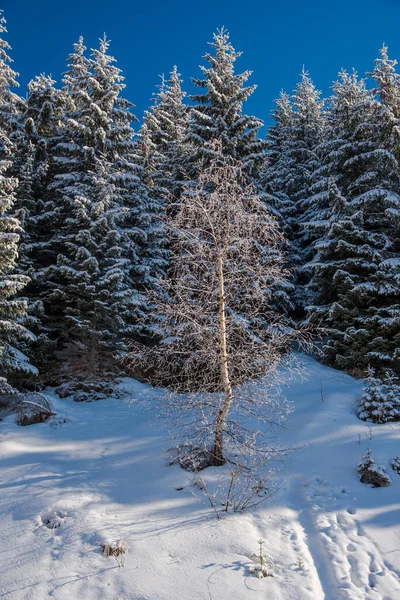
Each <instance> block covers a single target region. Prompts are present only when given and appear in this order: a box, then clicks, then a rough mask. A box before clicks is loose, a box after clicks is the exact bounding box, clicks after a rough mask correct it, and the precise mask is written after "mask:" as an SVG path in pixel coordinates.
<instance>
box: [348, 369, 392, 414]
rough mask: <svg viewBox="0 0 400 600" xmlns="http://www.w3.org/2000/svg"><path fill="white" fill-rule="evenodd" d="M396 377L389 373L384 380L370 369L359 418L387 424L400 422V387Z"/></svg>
mask: <svg viewBox="0 0 400 600" xmlns="http://www.w3.org/2000/svg"><path fill="white" fill-rule="evenodd" d="M396 379H397V378H396V377H395V376H394V375H393V374H392V373H391V372H389V371H388V372H387V373H386V374H385V378H384V379H383V380H382V379H380V378H379V377H377V376H376V374H375V371H374V369H372V368H369V369H368V376H367V378H366V379H365V384H364V389H363V394H362V399H361V404H360V410H359V413H358V416H359V418H360V419H362V420H363V421H370V422H372V423H387V422H388V421H400V385H397V384H396V383H395V381H396Z"/></svg>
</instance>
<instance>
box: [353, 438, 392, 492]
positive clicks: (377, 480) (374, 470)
mask: <svg viewBox="0 0 400 600" xmlns="http://www.w3.org/2000/svg"><path fill="white" fill-rule="evenodd" d="M358 472H359V474H360V481H361V483H367V484H369V483H370V484H371V485H372V486H373V487H386V486H388V485H390V484H391V481H390V477H389V476H388V475H387V474H386V469H385V467H384V466H382V465H377V464H376V463H375V461H374V459H373V458H372V456H371V450H370V449H369V448H368V450H367V454H366V455H365V456H363V457H362V459H361V462H360V463H359V465H358Z"/></svg>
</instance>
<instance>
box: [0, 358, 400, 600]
mask: <svg viewBox="0 0 400 600" xmlns="http://www.w3.org/2000/svg"><path fill="white" fill-rule="evenodd" d="M301 361H302V363H303V364H304V367H305V369H306V372H307V373H306V375H307V378H308V379H307V380H306V381H302V380H301V379H300V378H297V379H296V380H294V381H292V382H290V384H289V386H288V388H287V390H286V391H287V395H288V397H289V398H290V399H291V400H293V401H294V403H295V410H294V412H293V413H292V415H291V416H290V418H289V419H288V421H287V423H286V425H287V428H286V429H285V430H282V433H281V435H280V440H279V441H280V443H281V444H283V445H293V446H294V447H295V450H294V452H293V453H292V455H291V458H289V459H287V461H286V464H285V465H284V468H283V470H282V471H281V472H280V474H279V475H278V476H277V484H278V486H279V487H280V490H279V492H278V493H277V496H276V497H275V498H274V499H273V500H272V501H270V502H269V503H264V504H261V505H259V506H258V507H257V509H256V510H254V511H253V512H248V513H244V514H235V515H231V516H228V517H226V518H224V519H222V520H220V521H218V520H217V519H216V518H215V516H214V515H213V513H212V512H211V511H210V509H209V508H207V507H206V506H204V505H202V504H201V503H200V502H199V500H198V499H197V498H195V497H194V496H193V495H192V494H191V493H189V491H188V490H189V486H188V478H189V476H188V474H187V473H185V472H184V471H183V470H181V469H180V468H179V467H177V466H174V467H166V466H165V464H166V455H165V450H166V449H167V448H168V447H169V443H170V442H169V439H168V436H167V435H166V433H165V431H164V430H162V429H160V428H156V427H155V425H154V423H153V421H152V418H151V413H149V412H148V410H144V409H143V408H141V405H140V402H139V403H138V404H136V403H135V404H134V405H132V404H131V403H130V402H128V401H121V400H115V399H109V400H105V401H100V402H96V403H91V404H75V403H73V402H72V401H70V400H68V399H67V400H62V401H61V400H57V399H55V398H53V401H54V403H55V405H56V409H57V412H58V417H57V418H56V419H55V421H53V423H50V422H47V423H43V424H39V425H34V426H31V427H28V428H23V427H17V426H16V425H15V424H14V422H13V418H12V417H11V416H10V417H7V418H6V419H5V420H4V421H3V422H2V423H0V477H1V479H0V552H1V560H0V598H10V599H12V600H19V599H30V600H39V599H42V598H55V599H60V600H61V599H65V600H67V599H68V600H75V599H85V600H86V599H88V600H98V599H100V598H101V599H103V598H104V599H106V600H122V599H124V600H167V599H168V600H210V599H211V600H244V599H247V598H251V599H254V600H261V599H263V600H265V598H271V599H273V600H291V599H293V600H322V599H323V598H325V599H326V600H342V599H343V600H344V599H346V600H347V599H348V600H358V599H360V600H361V599H370V600H383V599H384V600H396V598H399V599H400V476H399V475H396V473H394V472H392V471H391V469H390V468H389V469H388V472H389V473H390V476H391V479H392V482H393V483H392V486H390V487H388V488H380V489H372V488H370V487H368V486H365V485H363V484H361V483H360V482H359V481H358V477H357V471H356V467H357V463H358V462H359V460H360V458H361V456H362V455H364V454H365V452H366V449H367V448H368V447H369V448H371V449H372V452H373V455H374V457H375V459H376V461H377V462H379V463H381V464H385V465H387V466H389V463H390V460H391V459H392V458H393V457H394V456H395V455H399V454H400V424H399V423H397V424H387V425H372V426H371V428H370V429H369V428H368V425H367V424H366V423H364V422H361V421H359V419H358V418H357V417H356V415H355V413H354V410H353V405H354V400H355V398H356V397H357V395H359V393H360V389H361V386H360V382H358V381H356V380H354V379H352V378H351V377H349V376H347V375H345V374H343V373H340V372H337V371H334V370H332V369H329V368H327V367H324V366H322V365H320V364H318V363H316V362H315V361H314V360H313V359H312V358H309V357H302V358H301ZM121 386H122V387H123V388H125V390H128V391H129V399H132V400H135V401H137V400H140V399H141V398H143V397H146V398H147V399H148V398H149V397H152V396H154V395H155V394H157V393H159V392H156V391H154V390H151V389H150V388H148V387H147V386H145V385H143V384H139V383H137V382H135V381H133V380H129V379H126V380H124V381H123V382H122V384H121ZM321 386H322V395H321ZM322 399H323V401H322ZM62 417H66V419H67V420H66V422H65V423H63V422H62V420H63V419H62ZM370 438H372V439H370ZM359 442H360V443H359ZM177 488H183V489H182V490H180V491H178V490H177ZM54 513H56V515H55V514H54ZM48 519H50V521H52V520H53V521H54V520H55V521H56V524H57V525H59V527H57V528H55V529H49V528H48V527H47V526H46V521H47V520H48ZM119 538H123V539H124V540H125V541H126V542H127V544H128V548H129V550H128V556H127V559H126V564H125V566H124V567H123V568H118V566H117V563H116V562H115V560H114V559H113V558H105V557H104V556H103V555H102V554H101V550H100V547H99V544H100V543H101V542H103V541H106V540H109V541H116V540H118V539H119ZM260 538H262V539H264V540H265V549H266V551H267V552H268V553H269V554H271V555H272V556H273V559H274V563H275V566H274V573H275V576H274V577H273V578H267V579H261V580H259V579H256V578H255V577H253V576H250V575H249V571H248V567H249V565H250V564H251V561H250V559H249V557H250V556H251V555H252V554H253V553H254V552H256V551H257V540H258V539H260Z"/></svg>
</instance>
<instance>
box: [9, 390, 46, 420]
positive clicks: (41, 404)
mask: <svg viewBox="0 0 400 600" xmlns="http://www.w3.org/2000/svg"><path fill="white" fill-rule="evenodd" d="M54 415H55V413H54V412H53V409H52V407H51V404H50V402H49V401H48V400H47V398H46V397H45V396H43V394H39V393H36V392H32V393H29V394H24V395H23V396H21V397H20V401H19V402H18V404H17V416H16V418H15V422H16V423H17V425H21V426H26V425H34V424H35V423H44V421H47V419H48V418H49V417H52V416H54Z"/></svg>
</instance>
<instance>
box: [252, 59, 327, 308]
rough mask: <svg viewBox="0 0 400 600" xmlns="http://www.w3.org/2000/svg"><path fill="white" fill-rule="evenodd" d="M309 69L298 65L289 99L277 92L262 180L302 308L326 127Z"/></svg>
mask: <svg viewBox="0 0 400 600" xmlns="http://www.w3.org/2000/svg"><path fill="white" fill-rule="evenodd" d="M320 96H321V94H320V92H319V91H318V90H317V89H316V88H315V86H314V84H313V82H312V80H311V79H310V77H309V75H308V73H307V72H306V71H304V70H303V72H302V73H301V80H300V82H299V83H298V85H297V86H296V89H295V91H294V93H293V94H292V98H291V99H290V98H289V96H288V95H287V94H284V93H282V94H281V95H280V97H279V99H278V100H277V102H276V109H275V110H274V111H273V118H274V121H275V123H274V125H273V126H272V127H271V128H270V130H269V132H268V136H267V142H268V149H269V154H268V162H267V166H266V169H265V172H264V176H263V180H264V186H265V191H266V193H267V194H268V195H271V196H272V198H273V200H272V201H271V203H272V205H275V206H277V207H278V210H279V212H280V214H281V215H282V219H281V220H282V223H283V227H284V230H285V233H286V235H287V236H288V239H289V241H290V251H289V256H288V259H289V264H290V266H291V267H292V268H295V283H296V293H295V303H296V304H297V306H298V307H303V306H304V304H305V302H304V298H303V296H304V294H305V292H304V289H303V288H304V286H305V284H306V283H307V281H308V279H309V276H308V273H307V272H305V271H303V265H304V264H305V263H306V262H307V261H308V260H309V259H310V257H311V256H312V249H313V244H314V243H315V240H316V239H318V236H317V234H316V233H315V232H314V230H312V229H310V228H309V227H306V226H305V225H306V224H308V222H309V221H310V220H312V221H315V220H316V219H317V218H320V215H319V213H320V206H319V200H320V198H319V194H318V193H317V192H319V190H316V189H314V188H313V177H314V173H315V172H316V171H317V170H318V169H319V167H320V157H319V154H318V152H317V149H318V147H319V146H320V144H321V142H322V140H323V138H324V135H325V129H326V119H325V111H324V102H323V101H322V100H321V99H320Z"/></svg>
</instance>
